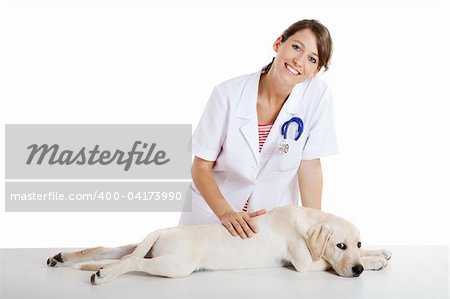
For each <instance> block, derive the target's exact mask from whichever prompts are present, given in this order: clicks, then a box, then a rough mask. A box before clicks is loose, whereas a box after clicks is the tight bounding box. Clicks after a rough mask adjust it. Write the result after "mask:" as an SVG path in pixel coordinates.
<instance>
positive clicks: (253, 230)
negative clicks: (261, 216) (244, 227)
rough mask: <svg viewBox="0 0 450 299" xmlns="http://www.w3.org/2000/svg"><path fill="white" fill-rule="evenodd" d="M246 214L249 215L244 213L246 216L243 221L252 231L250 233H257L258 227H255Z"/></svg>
mask: <svg viewBox="0 0 450 299" xmlns="http://www.w3.org/2000/svg"><path fill="white" fill-rule="evenodd" d="M248 214H249V213H246V215H245V216H244V220H245V221H246V222H247V224H248V226H249V227H250V229H251V230H252V232H253V233H255V234H256V233H257V232H258V227H257V226H256V224H255V222H254V221H253V220H252V218H251V216H250V215H248ZM252 235H253V234H252Z"/></svg>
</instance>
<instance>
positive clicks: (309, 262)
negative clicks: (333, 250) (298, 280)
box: [289, 245, 330, 272]
mask: <svg viewBox="0 0 450 299" xmlns="http://www.w3.org/2000/svg"><path fill="white" fill-rule="evenodd" d="M289 254H290V261H291V263H292V265H293V266H294V268H295V270H297V271H298V272H312V271H325V270H327V269H329V268H330V264H329V263H328V262H327V261H325V260H324V259H319V260H317V261H313V259H312V257H311V254H310V253H309V250H308V248H307V247H306V245H296V246H294V247H293V248H291V249H290V250H289Z"/></svg>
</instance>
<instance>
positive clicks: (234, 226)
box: [219, 209, 267, 239]
mask: <svg viewBox="0 0 450 299" xmlns="http://www.w3.org/2000/svg"><path fill="white" fill-rule="evenodd" d="M266 213H267V212H266V210H264V209H263V210H259V211H256V212H235V211H228V212H226V213H224V214H222V215H221V216H220V217H219V220H220V222H221V223H222V225H223V226H225V228H226V229H228V231H229V232H230V234H231V235H233V237H237V236H238V235H239V236H240V237H241V238H242V239H247V238H251V237H252V236H253V234H256V233H257V232H258V228H257V227H256V225H255V223H254V222H253V220H252V218H253V217H256V216H259V215H263V214H266Z"/></svg>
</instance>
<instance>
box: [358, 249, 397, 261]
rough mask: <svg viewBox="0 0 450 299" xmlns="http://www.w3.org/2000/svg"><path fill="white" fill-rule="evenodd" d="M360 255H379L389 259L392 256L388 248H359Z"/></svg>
mask: <svg viewBox="0 0 450 299" xmlns="http://www.w3.org/2000/svg"><path fill="white" fill-rule="evenodd" d="M360 254H361V257H366V256H381V257H384V258H385V259H387V260H389V259H390V258H391V256H392V253H391V252H390V251H389V250H384V249H378V250H367V249H361V250H360Z"/></svg>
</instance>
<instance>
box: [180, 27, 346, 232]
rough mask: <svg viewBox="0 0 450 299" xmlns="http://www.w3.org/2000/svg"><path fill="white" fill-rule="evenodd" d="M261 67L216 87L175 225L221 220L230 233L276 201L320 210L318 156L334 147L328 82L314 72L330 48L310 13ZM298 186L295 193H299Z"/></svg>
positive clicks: (324, 65) (247, 227)
mask: <svg viewBox="0 0 450 299" xmlns="http://www.w3.org/2000/svg"><path fill="white" fill-rule="evenodd" d="M273 49H274V51H275V52H276V56H275V57H274V59H273V60H272V62H271V63H270V64H269V65H267V66H265V67H264V68H263V69H262V70H261V71H258V72H256V73H254V74H250V75H244V76H241V77H238V78H234V79H231V80H228V81H226V82H224V83H222V84H220V85H218V86H216V87H215V88H214V90H213V92H212V95H211V97H210V99H209V102H208V104H207V106H206V108H205V111H204V113H203V115H202V118H201V120H200V122H199V124H198V127H197V129H196V131H195V133H194V135H193V137H192V152H193V154H194V155H195V158H194V163H193V166H192V179H193V184H192V212H183V213H182V215H181V218H180V225H186V224H205V223H214V222H220V223H222V225H224V226H225V227H226V228H227V229H228V231H229V232H230V233H231V234H232V235H233V236H240V237H241V238H247V237H251V236H252V235H253V234H254V233H256V232H257V227H256V226H255V225H254V223H253V221H252V219H251V218H252V217H255V216H257V215H261V214H264V213H265V212H266V210H270V209H273V208H275V207H277V206H282V205H290V204H298V198H299V193H300V196H301V201H302V205H303V206H305V207H311V208H316V209H320V208H321V199H322V168H321V164H320V158H321V157H323V156H327V155H331V154H335V153H336V152H337V144H336V138H335V133H334V125H333V107H332V98H331V93H330V89H329V88H328V86H327V85H326V84H325V83H324V82H323V81H321V80H320V79H318V78H315V76H316V75H317V73H318V72H319V71H320V70H321V69H324V70H327V69H328V66H329V61H330V58H331V53H332V40H331V36H330V33H329V31H328V29H327V28H326V27H325V26H323V25H322V24H321V23H320V22H318V21H316V20H301V21H298V22H296V23H294V24H292V25H291V26H290V27H289V28H288V29H286V30H285V31H284V32H283V34H282V35H281V36H280V37H278V38H277V39H276V41H275V43H274V44H273ZM299 191H300V192H299Z"/></svg>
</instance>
